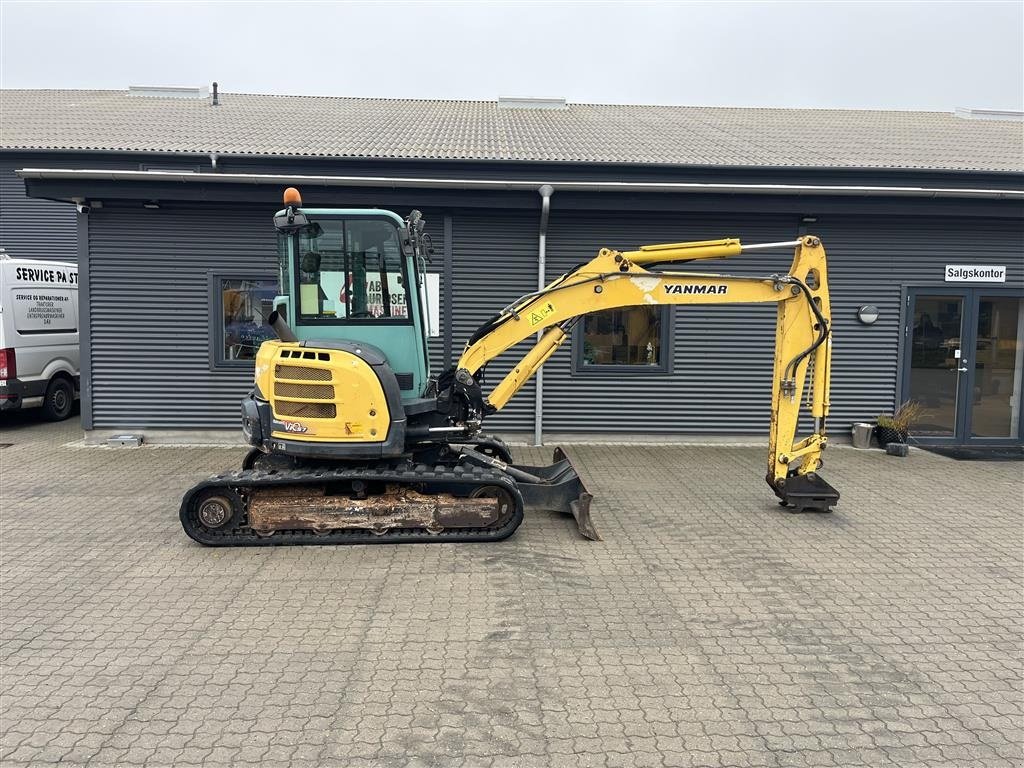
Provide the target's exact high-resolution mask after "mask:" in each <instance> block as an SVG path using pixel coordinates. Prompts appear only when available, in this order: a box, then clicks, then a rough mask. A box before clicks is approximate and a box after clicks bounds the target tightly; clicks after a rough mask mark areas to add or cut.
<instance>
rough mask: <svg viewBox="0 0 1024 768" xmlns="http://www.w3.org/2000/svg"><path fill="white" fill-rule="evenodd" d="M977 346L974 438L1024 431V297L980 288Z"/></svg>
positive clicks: (972, 399) (971, 424)
mask: <svg viewBox="0 0 1024 768" xmlns="http://www.w3.org/2000/svg"><path fill="white" fill-rule="evenodd" d="M978 294H979V295H978V297H977V299H976V302H977V322H976V329H975V334H974V350H973V351H972V353H971V363H970V367H971V372H972V373H973V381H972V382H971V389H970V392H969V395H970V414H969V418H968V420H967V424H968V427H969V435H970V437H972V438H1012V437H1016V436H1018V435H1019V434H1020V412H1021V398H1020V394H1021V368H1022V366H1021V363H1022V359H1021V358H1022V357H1024V344H1022V343H1021V341H1022V339H1024V301H1022V300H1021V299H1020V298H1017V297H1014V296H987V295H985V293H984V292H983V291H978Z"/></svg>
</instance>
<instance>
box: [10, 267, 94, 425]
mask: <svg viewBox="0 0 1024 768" xmlns="http://www.w3.org/2000/svg"><path fill="white" fill-rule="evenodd" d="M78 385H79V374H78V266H77V265H75V264H71V263H68V262H64V261H42V260H40V259H15V258H11V257H10V256H9V255H8V254H6V253H4V252H3V250H2V249H0V411H10V410H17V409H19V408H33V407H39V406H41V407H42V409H43V411H42V413H43V417H44V418H46V419H49V420H50V421H60V420H62V419H66V418H67V417H68V416H70V415H71V409H72V407H73V406H74V403H75V397H76V396H77V395H78Z"/></svg>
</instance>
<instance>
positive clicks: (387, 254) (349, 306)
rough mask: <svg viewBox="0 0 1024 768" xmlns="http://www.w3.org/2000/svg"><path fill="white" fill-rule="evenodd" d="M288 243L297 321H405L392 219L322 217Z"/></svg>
mask: <svg viewBox="0 0 1024 768" xmlns="http://www.w3.org/2000/svg"><path fill="white" fill-rule="evenodd" d="M293 243H294V245H295V251H296V252H295V253H294V264H295V275H296V283H297V287H298V296H297V297H296V305H297V316H298V319H299V320H300V322H301V321H305V322H312V323H331V322H369V323H372V322H378V321H379V322H392V323H395V322H410V318H409V303H408V302H409V298H408V292H407V291H406V279H405V273H404V269H403V258H402V250H401V245H400V242H399V231H398V227H397V226H396V225H395V224H394V223H393V222H391V221H387V220H382V219H327V218H325V219H321V220H318V221H314V222H312V223H311V224H310V226H309V227H306V228H305V229H304V230H303V231H301V232H299V234H298V236H297V237H296V238H295V240H294V241H293Z"/></svg>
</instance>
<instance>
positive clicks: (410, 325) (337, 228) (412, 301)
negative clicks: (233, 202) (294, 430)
mask: <svg viewBox="0 0 1024 768" xmlns="http://www.w3.org/2000/svg"><path fill="white" fill-rule="evenodd" d="M300 215H301V217H302V218H301V219H300V221H299V223H298V225H296V224H295V223H294V222H293V223H291V224H289V223H288V220H287V217H288V214H287V210H285V211H282V212H281V213H280V214H278V216H277V217H275V221H276V222H278V273H279V281H280V286H281V295H280V296H279V297H278V299H277V301H276V302H275V303H276V305H277V311H278V313H279V314H280V315H281V316H282V318H283V319H284V320H285V322H287V323H288V324H289V325H290V326H291V329H292V332H293V335H294V337H295V339H296V340H297V341H299V342H311V341H314V340H316V341H347V342H362V343H363V344H366V345H369V346H371V347H373V348H375V349H377V350H380V351H381V352H382V353H383V354H384V356H385V358H386V359H387V362H388V365H389V366H390V368H391V370H392V371H393V372H394V374H395V376H396V378H397V381H398V385H399V391H400V393H401V397H402V399H403V400H406V401H407V400H412V399H415V398H418V397H420V396H422V395H423V392H424V389H425V387H426V384H427V380H428V378H429V376H430V370H429V361H428V356H427V328H426V325H427V317H428V313H427V307H426V304H427V297H426V295H425V290H426V285H425V280H424V272H425V266H426V259H427V258H428V257H429V249H430V244H429V239H427V238H426V236H425V235H424V234H423V232H422V228H421V225H422V218H421V217H420V215H419V213H418V212H415V211H414V212H413V213H412V214H411V215H410V218H409V219H406V220H404V221H403V220H402V219H401V218H400V217H399V216H397V215H396V214H394V213H392V212H390V211H382V210H360V209H306V210H303V211H302V212H301V214H300Z"/></svg>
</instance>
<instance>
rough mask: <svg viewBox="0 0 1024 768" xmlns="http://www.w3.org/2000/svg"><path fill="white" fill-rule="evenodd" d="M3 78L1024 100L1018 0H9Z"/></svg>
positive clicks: (639, 96)
mask: <svg viewBox="0 0 1024 768" xmlns="http://www.w3.org/2000/svg"><path fill="white" fill-rule="evenodd" d="M0 14H2V15H0V22H2V39H0V46H2V54H0V57H2V58H0V65H2V71H0V83H2V86H3V87H5V88H114V89H122V88H126V87H127V86H128V85H201V84H207V83H209V82H211V81H213V80H217V81H219V83H220V87H221V89H222V90H224V91H235V92H250V93H292V94H317V95H335V96H387V97H416V98H445V99H493V98H496V97H497V96H498V95H502V96H506V95H508V96H524V95H525V96H560V97H565V98H567V99H569V101H571V102H603V103H630V104H694V105H732V106H783V107H852V108H882V109H928V110H940V111H952V110H953V109H954V108H956V107H958V106H959V107H983V108H995V109H1016V110H1020V109H1024V1H1022V0H1011V2H949V3H941V2H921V3H902V2H883V3H869V2H851V3H846V2H834V3H825V2H815V3H792V2H787V3H782V2H761V3H748V2H736V3H726V2H717V3H668V2H662V3H651V4H642V3H638V2H629V3H628V2H624V1H623V2H616V3H593V4H587V3H582V2H577V3H526V2H521V3H485V2H475V3H416V4H411V3H385V2H377V3H373V4H369V3H341V2H323V3H306V2H289V3H279V2H265V3H256V2H220V3H217V2H203V3H191V2H167V3H163V2H118V3H113V2H110V3H91V2H74V3H65V2H22V1H20V0H3V1H2V2H0Z"/></svg>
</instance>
